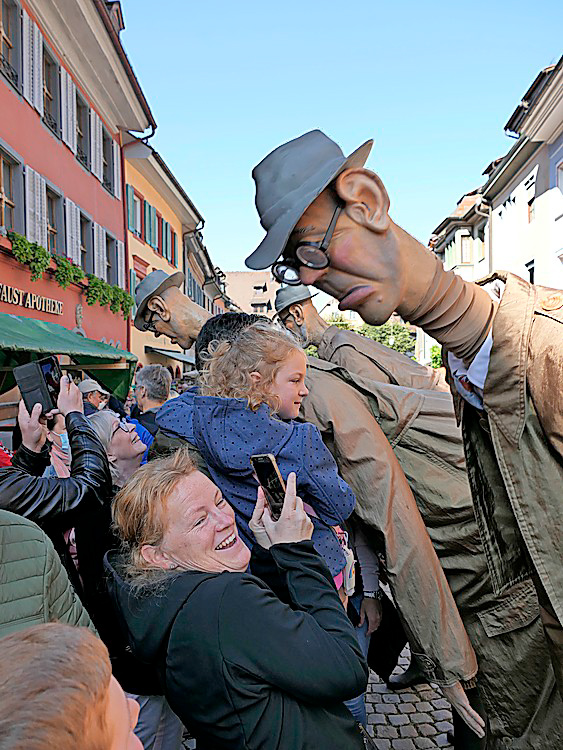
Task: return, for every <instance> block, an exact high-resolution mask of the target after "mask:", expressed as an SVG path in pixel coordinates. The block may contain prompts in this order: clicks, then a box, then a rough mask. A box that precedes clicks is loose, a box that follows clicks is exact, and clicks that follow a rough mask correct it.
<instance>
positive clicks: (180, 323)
mask: <svg viewBox="0 0 563 750" xmlns="http://www.w3.org/2000/svg"><path fill="white" fill-rule="evenodd" d="M183 284H184V274H183V273H182V272H181V271H176V272H175V273H173V274H170V275H168V274H166V273H164V271H152V272H151V273H149V274H148V276H145V278H144V279H143V280H142V281H141V282H140V283H139V284H137V287H136V289H135V305H136V308H137V311H136V313H135V319H134V321H133V322H134V325H135V328H137V329H138V330H139V331H151V332H152V333H154V335H155V336H156V337H158V336H167V337H168V338H169V339H170V343H172V344H179V345H180V346H181V347H182V348H183V349H189V348H190V347H191V346H192V344H193V343H194V341H195V339H196V338H197V334H198V332H199V329H200V328H201V326H202V325H203V324H204V323H205V321H206V320H207V319H208V318H209V317H210V314H209V313H208V312H207V311H206V310H204V309H203V308H202V307H200V306H199V305H196V303H195V302H192V300H190V299H189V297H187V296H186V295H185V294H184V292H183V291H182V288H181V287H182V286H183ZM180 316H181V318H180Z"/></svg>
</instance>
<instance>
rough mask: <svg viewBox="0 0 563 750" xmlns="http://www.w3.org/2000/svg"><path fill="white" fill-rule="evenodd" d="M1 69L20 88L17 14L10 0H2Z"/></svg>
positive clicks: (0, 21) (0, 26)
mask: <svg viewBox="0 0 563 750" xmlns="http://www.w3.org/2000/svg"><path fill="white" fill-rule="evenodd" d="M0 3H1V7H0V14H1V15H0V71H1V72H2V73H4V75H5V76H6V78H7V79H8V80H9V81H10V83H11V84H12V85H13V86H15V88H18V69H19V65H18V60H17V54H18V51H17V47H16V44H17V32H16V25H17V15H16V8H15V5H14V4H13V3H12V2H10V0H0Z"/></svg>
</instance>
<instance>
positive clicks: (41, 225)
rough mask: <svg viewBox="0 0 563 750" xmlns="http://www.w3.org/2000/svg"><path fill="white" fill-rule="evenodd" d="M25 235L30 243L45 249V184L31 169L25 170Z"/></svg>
mask: <svg viewBox="0 0 563 750" xmlns="http://www.w3.org/2000/svg"><path fill="white" fill-rule="evenodd" d="M25 224H26V226H25V233H26V237H27V239H28V240H29V241H30V242H37V243H38V244H39V245H42V246H43V247H45V248H46V247H47V183H46V182H45V179H44V178H43V177H41V175H40V174H38V173H37V172H36V171H35V170H33V169H32V168H31V167H29V166H26V168H25Z"/></svg>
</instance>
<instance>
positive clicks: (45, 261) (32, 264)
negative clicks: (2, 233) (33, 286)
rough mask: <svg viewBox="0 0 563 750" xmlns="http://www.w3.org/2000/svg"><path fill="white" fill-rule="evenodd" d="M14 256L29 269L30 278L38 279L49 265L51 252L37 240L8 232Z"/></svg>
mask: <svg viewBox="0 0 563 750" xmlns="http://www.w3.org/2000/svg"><path fill="white" fill-rule="evenodd" d="M8 239H9V240H10V242H11V243H12V252H13V254H14V258H15V259H16V260H17V261H18V263H21V264H22V265H24V266H27V267H28V268H29V270H30V271H31V280H32V281H38V280H39V279H40V278H42V276H43V274H44V272H45V271H46V270H47V269H48V268H49V266H50V265H51V253H50V252H49V251H48V250H45V248H44V247H42V246H41V245H38V244H37V242H30V241H29V240H28V239H27V238H26V237H23V235H21V234H18V233H17V232H8Z"/></svg>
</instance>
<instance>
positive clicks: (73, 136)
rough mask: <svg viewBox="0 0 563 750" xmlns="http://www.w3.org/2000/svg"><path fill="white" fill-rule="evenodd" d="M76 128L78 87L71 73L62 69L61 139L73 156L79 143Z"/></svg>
mask: <svg viewBox="0 0 563 750" xmlns="http://www.w3.org/2000/svg"><path fill="white" fill-rule="evenodd" d="M76 128H77V119H76V86H75V85H74V81H73V80H72V76H71V75H70V73H68V72H67V71H66V70H65V69H64V68H61V138H62V140H63V142H64V143H66V145H67V146H68V147H69V148H70V150H71V151H72V153H73V154H76V144H77V141H78V136H77V132H76Z"/></svg>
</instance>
